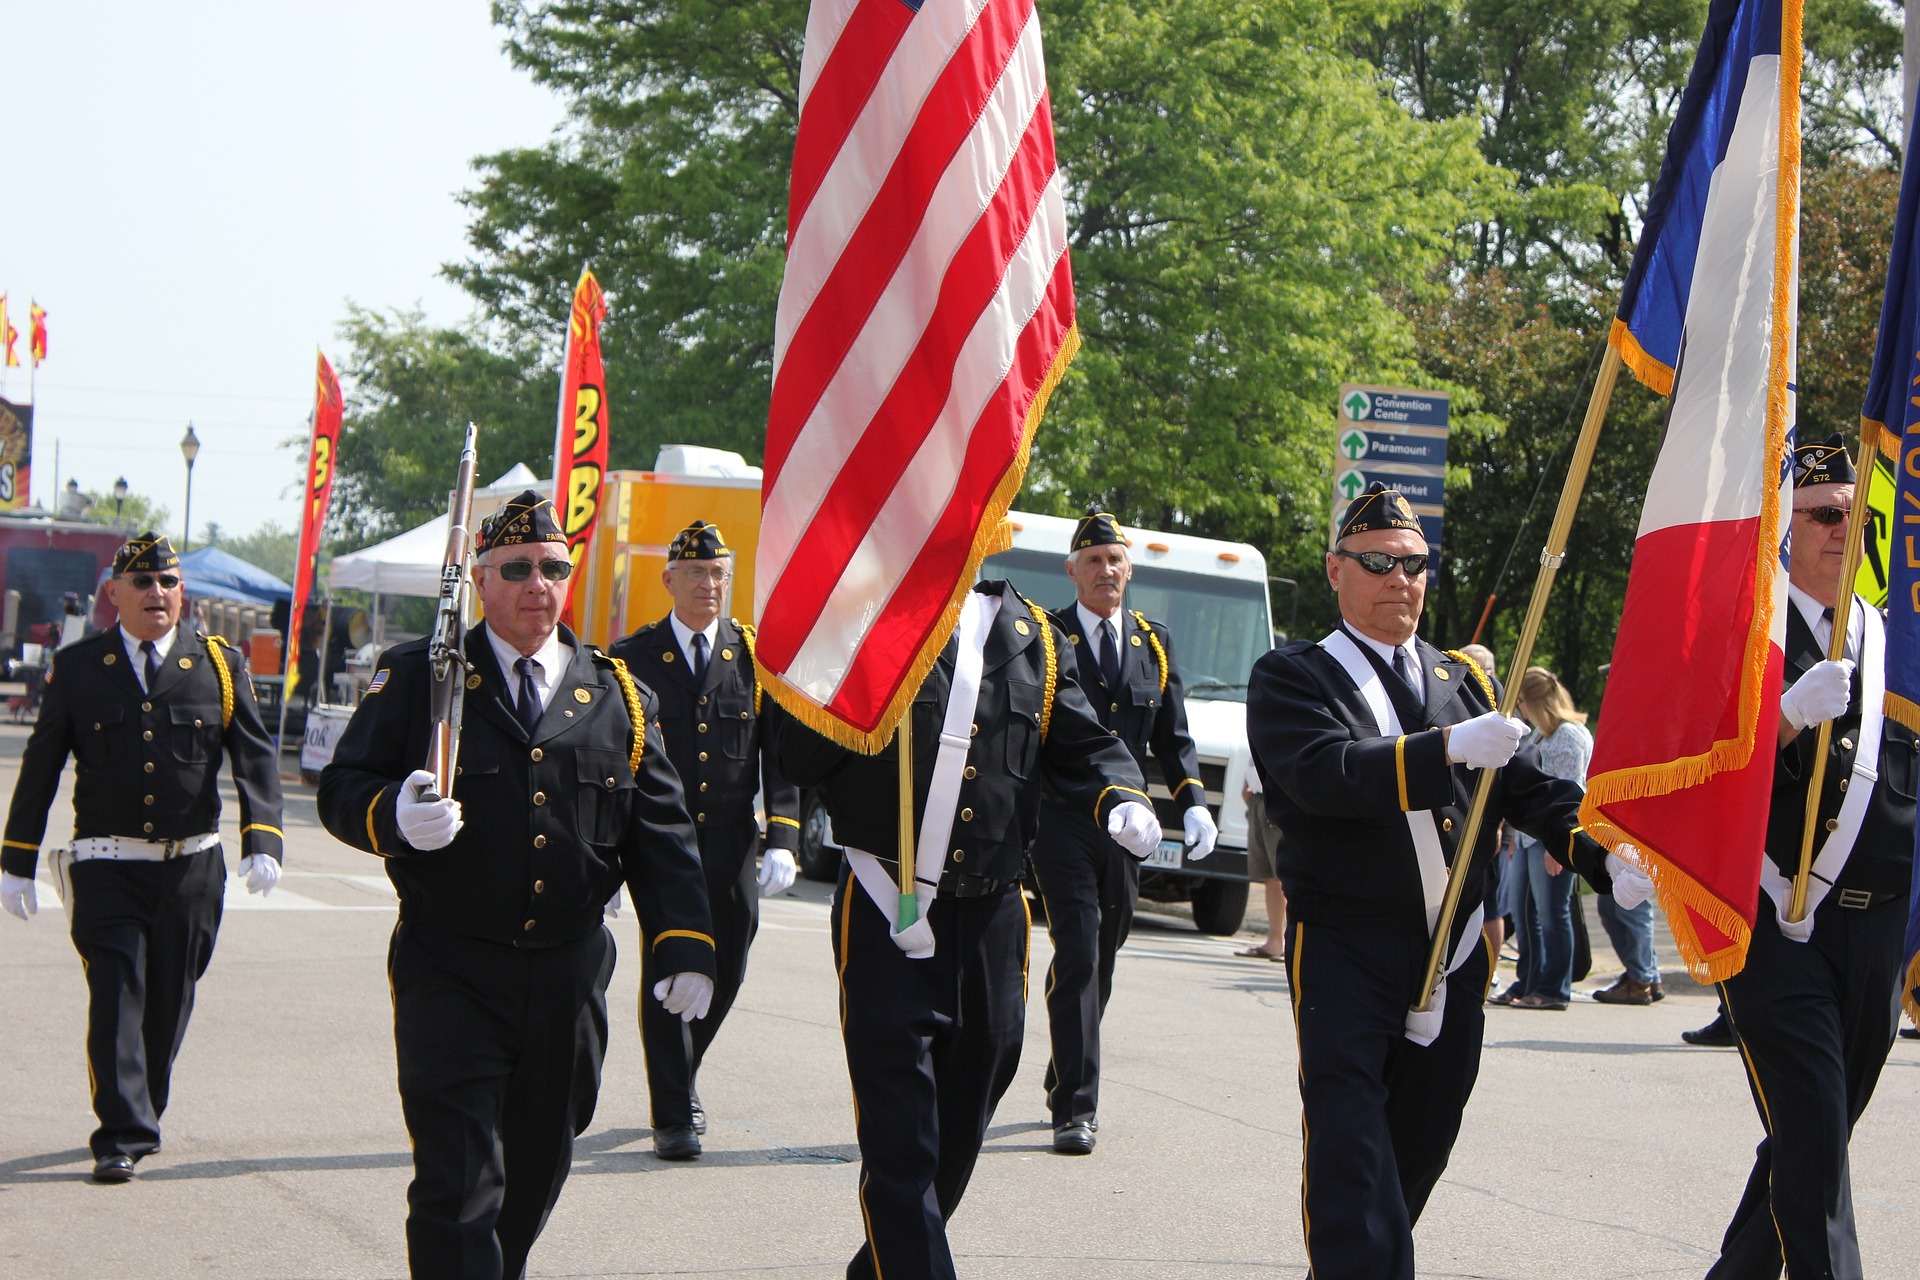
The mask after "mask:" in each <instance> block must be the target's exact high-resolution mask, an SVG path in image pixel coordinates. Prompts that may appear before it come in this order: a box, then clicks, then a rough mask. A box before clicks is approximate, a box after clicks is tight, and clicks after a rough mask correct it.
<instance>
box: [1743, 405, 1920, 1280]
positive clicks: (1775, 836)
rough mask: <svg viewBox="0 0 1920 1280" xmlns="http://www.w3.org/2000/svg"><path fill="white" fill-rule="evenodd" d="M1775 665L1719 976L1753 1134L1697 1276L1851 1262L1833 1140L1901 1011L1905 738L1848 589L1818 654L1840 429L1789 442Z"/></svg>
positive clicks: (1848, 1273)
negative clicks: (1782, 602) (1824, 725)
mask: <svg viewBox="0 0 1920 1280" xmlns="http://www.w3.org/2000/svg"><path fill="white" fill-rule="evenodd" d="M1793 463H1794V466H1793V484H1794V488H1793V517H1792V518H1793V523H1792V526H1791V537H1792V547H1791V551H1790V555H1789V560H1788V565H1787V596H1788V601H1789V604H1788V608H1787V652H1786V679H1787V680H1788V681H1789V682H1790V687H1789V688H1788V689H1787V691H1786V693H1784V694H1783V695H1781V698H1780V726H1779V752H1778V754H1777V755H1776V756H1775V757H1774V768H1773V807H1772V812H1771V814H1770V815H1769V817H1768V819H1767V857H1766V860H1765V861H1763V862H1762V863H1761V864H1760V887H1761V889H1762V890H1763V891H1764V892H1763V893H1762V894H1761V897H1760V907H1759V918H1758V919H1757V920H1756V921H1755V922H1754V927H1753V936H1752V939H1751V942H1750V943H1749V947H1748V951H1747V963H1746V967H1745V968H1743V969H1741V971H1740V972H1739V973H1737V974H1735V975H1734V976H1733V977H1731V978H1729V979H1727V980H1726V981H1725V982H1724V983H1722V984H1721V996H1722V998H1723V999H1724V1001H1725V1004H1726V1009H1727V1013H1728V1016H1729V1019H1730V1020H1731V1022H1732V1024H1733V1029H1734V1034H1735V1036H1736V1037H1737V1038H1738V1039H1739V1042H1740V1047H1741V1051H1742V1052H1741V1058H1742V1060H1743V1061H1744V1063H1745V1065H1746V1068H1747V1080H1748V1085H1749V1087H1750V1088H1751V1090H1752V1092H1753V1098H1754V1105H1755V1107H1756V1108H1757V1109H1758V1110H1759V1112H1760V1123H1761V1124H1762V1125H1763V1126H1764V1127H1765V1130H1766V1136H1765V1137H1764V1138H1763V1139H1762V1140H1761V1142H1760V1146H1759V1149H1758V1151H1756V1152H1755V1154H1754V1161H1753V1173H1752V1176H1751V1177H1749V1178H1748V1180H1747V1189H1746V1194H1745V1195H1743V1196H1742V1197H1741V1199H1740V1204H1739V1207H1738V1208H1736V1209H1735V1210H1734V1214H1733V1221H1732V1222H1731V1223H1730V1224H1729V1225H1728V1227H1727V1233H1726V1238H1725V1239H1724V1240H1723V1241H1722V1242H1721V1246H1720V1258H1719V1260H1718V1261H1717V1262H1715V1263H1714V1265H1713V1267H1712V1269H1711V1270H1709V1271H1708V1273H1707V1274H1708V1276H1709V1277H1710V1278H1711V1280H1758V1278H1759V1277H1768V1278H1769V1280H1770V1278H1771V1277H1775V1276H1778V1275H1779V1274H1780V1271H1781V1267H1782V1266H1783V1265H1784V1266H1785V1268H1786V1273H1787V1275H1788V1276H1789V1277H1792V1280H1802V1278H1803V1277H1814V1276H1820V1277H1838V1278H1840V1280H1846V1278H1847V1277H1855V1278H1857V1277H1858V1276H1860V1274H1861V1265H1860V1247H1859V1242H1858V1239H1857V1238H1856V1236H1855V1234H1854V1220H1853V1193H1852V1189H1851V1186H1850V1181H1849V1177H1848V1172H1847V1140H1848V1138H1849V1137H1850V1136H1851V1134H1852V1132H1853V1126H1854V1124H1855V1123H1856V1122H1858V1121H1859V1119H1860V1115H1861V1113H1862V1112H1864V1111H1865V1110H1866V1109H1867V1102H1868V1100H1869V1099H1870V1098H1872V1096H1873V1087H1874V1084H1875V1082H1876V1081H1878V1080H1879V1078H1880V1069H1881V1067H1882V1066H1884V1065H1885V1064H1886V1061H1887V1052H1888V1050H1889V1049H1890V1048H1891V1047H1892V1045H1893V1038H1894V1032H1895V1031H1896V1030H1897V1029H1898V1027H1899V1020H1900V976H1901V969H1902V965H1903V960H1904V957H1903V956H1902V955H1901V943H1902V936H1901V935H1902V931H1903V930H1904V929H1905V927H1906V920H1907V892H1908V887H1909V885H1910V884H1911V882H1912V878H1913V837H1914V786H1915V783H1916V781H1920V778H1916V769H1915V739H1914V734H1913V731H1912V730H1910V729H1908V728H1906V727H1905V726H1903V725H1901V724H1899V723H1897V722H1895V721H1893V720H1891V719H1889V718H1887V717H1886V716H1885V715H1883V714H1882V697H1883V695H1884V693H1885V690H1886V665H1885V664H1886V633H1885V625H1884V623H1883V622H1882V620H1881V617H1880V615H1879V613H1878V612H1877V611H1876V610H1875V609H1874V608H1873V607H1872V606H1871V605H1869V604H1867V603H1866V602H1865V601H1863V600H1861V599H1860V598H1859V597H1857V596H1856V597H1855V598H1854V600H1853V604H1852V609H1851V613H1850V614H1849V617H1848V626H1847V640H1846V647H1845V652H1846V657H1845V658H1842V659H1836V660H1833V661H1828V660H1827V658H1826V654H1827V643H1828V641H1829V640H1830V639H1831V638H1832V635H1833V605H1834V603H1835V601H1837V600H1838V599H1839V594H1840V579H1841V565H1842V562H1843V560H1844V558H1845V553H1846V547H1845V541H1846V517H1847V509H1848V508H1849V507H1851V506H1852V504H1853V502H1854V500H1855V492H1854V470H1853V463H1852V462H1851V461H1850V460H1849V459H1848V457H1847V451H1846V447H1845V445H1844V444H1843V443H1842V441H1841V437H1839V436H1838V435H1835V436H1832V437H1830V438H1829V439H1827V440H1824V441H1817V442H1814V443H1811V444H1805V445H1802V446H1800V447H1799V448H1797V449H1795V450H1794V458H1793ZM1823 720H1832V721H1833V735H1832V741H1831V744H1830V747H1829V750H1830V755H1829V756H1828V759H1827V768H1826V778H1825V783H1824V786H1823V788H1822V794H1821V797H1820V820H1819V822H1818V823H1817V824H1816V825H1815V827H1814V846H1813V852H1814V861H1813V873H1812V875H1811V877H1810V878H1809V880H1808V895H1807V908H1808V909H1807V912H1806V915H1805V918H1804V919H1802V920H1801V921H1800V922H1799V923H1797V924H1794V923H1789V922H1788V921H1787V920H1786V914H1787V904H1788V902H1789V900H1790V897H1791V892H1792V887H1791V881H1792V878H1793V875H1794V872H1795V871H1796V870H1797V869H1798V868H1799V865H1800V841H1801V827H1802V824H1803V822H1804V820H1805V815H1806V806H1807V785H1808V782H1809V780H1810V774H1811V771H1812V765H1813V753H1814V750H1815V749H1816V747H1817V745H1818V743H1817V737H1818V735H1817V732H1816V731H1817V729H1818V727H1819V724H1820V722H1821V721H1823Z"/></svg>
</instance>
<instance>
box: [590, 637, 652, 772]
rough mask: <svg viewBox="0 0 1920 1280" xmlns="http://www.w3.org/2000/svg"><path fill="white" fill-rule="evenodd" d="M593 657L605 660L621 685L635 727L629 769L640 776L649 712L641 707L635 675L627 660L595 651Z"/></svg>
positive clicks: (629, 749)
mask: <svg viewBox="0 0 1920 1280" xmlns="http://www.w3.org/2000/svg"><path fill="white" fill-rule="evenodd" d="M593 656H594V657H596V658H605V659H606V661H607V663H608V665H609V666H611V667H612V668H613V678H614V679H615V680H617V681H619V683H620V697H621V699H622V700H623V701H625V702H626V704H627V719H628V720H629V721H631V722H632V725H633V737H632V740H631V741H630V742H629V743H628V744H627V769H628V770H629V771H630V772H632V773H634V774H636V775H638V774H639V772H640V758H641V757H642V756H644V755H645V754H646V751H647V711H646V708H645V707H643V706H641V705H640V687H639V686H638V685H636V684H634V682H633V674H632V673H631V672H629V671H628V670H627V662H626V659H625V658H615V657H611V656H609V655H607V654H605V653H602V652H601V651H600V650H598V649H595V650H594V651H593Z"/></svg>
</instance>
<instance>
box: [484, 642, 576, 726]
mask: <svg viewBox="0 0 1920 1280" xmlns="http://www.w3.org/2000/svg"><path fill="white" fill-rule="evenodd" d="M481 629H482V630H483V631H485V632H486V633H487V643H488V644H490V645H492V646H493V660H494V661H495V662H498V663H499V664H500V674H501V675H503V676H505V677H506V681H507V701H508V702H513V701H515V700H516V699H518V698H519V696H520V677H519V675H518V673H516V672H515V671H514V665H513V664H514V663H516V662H518V661H519V660H520V659H521V658H522V657H527V658H532V659H533V666H534V671H533V685H534V692H535V693H537V694H538V695H539V696H540V709H541V710H542V711H544V710H546V709H547V704H548V703H550V702H552V701H553V694H554V690H556V689H558V688H559V687H560V677H561V675H562V674H564V673H565V671H566V669H567V646H566V645H565V644H563V643H562V642H561V640H560V629H559V628H558V627H555V628H554V629H553V634H552V635H549V636H548V637H547V639H546V643H545V644H542V645H541V646H540V647H539V648H538V649H535V650H534V651H533V652H532V653H528V654H522V653H521V652H520V651H519V650H518V649H516V648H514V647H513V646H512V645H510V644H508V643H507V642H506V641H505V640H502V639H501V638H500V637H499V636H497V635H495V634H494V631H493V628H492V627H489V626H487V625H486V624H485V623H482V624H481Z"/></svg>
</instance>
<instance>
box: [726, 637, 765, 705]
mask: <svg viewBox="0 0 1920 1280" xmlns="http://www.w3.org/2000/svg"><path fill="white" fill-rule="evenodd" d="M727 621H728V622H731V623H732V624H733V625H734V626H736V627H738V628H740V639H741V640H742V641H743V642H744V643H745V644H746V646H747V666H748V667H750V668H752V670H753V714H754V717H755V718H756V719H757V718H758V717H759V715H760V659H759V658H758V657H757V656H756V655H755V654H754V650H753V646H754V640H755V636H754V634H753V624H752V623H751V622H742V621H740V620H739V619H738V618H728V619H727Z"/></svg>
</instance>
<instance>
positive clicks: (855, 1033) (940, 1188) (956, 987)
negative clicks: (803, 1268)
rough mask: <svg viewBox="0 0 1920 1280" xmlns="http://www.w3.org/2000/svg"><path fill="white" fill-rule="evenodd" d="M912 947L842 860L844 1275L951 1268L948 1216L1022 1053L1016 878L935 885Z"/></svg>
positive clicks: (1021, 930)
mask: <svg viewBox="0 0 1920 1280" xmlns="http://www.w3.org/2000/svg"><path fill="white" fill-rule="evenodd" d="M927 919H928V922H929V923H930V924H932V926H933V934H934V939H935V941H934V952H933V955H932V957H931V958H929V959H926V960H910V959H908V958H907V956H906V954H905V953H904V952H902V951H901V950H900V948H899V947H897V946H895V945H894V942H893V939H892V938H891V937H889V936H888V921H887V918H886V917H885V916H884V915H883V914H881V911H880V909H879V908H878V907H876V906H875V905H874V904H873V899H872V898H870V897H868V896H867V892H866V890H864V889H862V888H861V887H860V885H859V882H858V881H856V880H854V879H852V878H851V877H850V876H849V875H848V873H847V871H846V869H845V868H844V867H843V868H842V869H841V873H840V887H839V890H838V891H837V892H836V893H835V895H834V900H833V940H834V941H833V950H834V960H835V961H836V963H837V965H838V967H839V971H840V1028H841V1036H842V1038H843V1039H844V1040H845V1042H846V1049H847V1075H848V1077H849V1078H850V1079H851V1082H852V1084H853V1108H854V1126H855V1131H856V1133H857V1134H858V1136H859V1140H860V1159H861V1170H860V1213H861V1216H862V1218H863V1219H864V1220H865V1225H866V1233H867V1240H866V1243H865V1244H863V1245H861V1246H860V1251H859V1252H858V1253H856V1254H855V1255H854V1257H853V1260H852V1261H851V1262H849V1263H848V1264H847V1276H848V1280H877V1277H880V1276H884V1277H886V1280H953V1276H954V1268H953V1254H952V1252H951V1250H950V1249H949V1248H948V1246H947V1220H948V1219H949V1218H950V1217H952V1216H953V1211H954V1208H955V1206H957V1205H958V1204H959V1203H960V1197H961V1195H962V1194H963V1193H964V1192H965V1191H966V1189H967V1181H968V1179H970V1178H971V1177H972V1176H973V1166H974V1162H975V1161H976V1160H977V1159H978V1158H979V1156H980V1144H981V1143H982V1142H984V1141H985V1140H986V1134H987V1122H988V1121H989V1120H990V1119H991V1118H992V1117H993V1109H994V1107H995V1106H997V1105H998V1104H999V1102H1000V1098H1001V1095H1003V1094H1005V1093H1006V1091H1007V1086H1008V1085H1010V1084H1012V1083H1013V1075H1014V1071H1015V1070H1016V1069H1017V1068H1018V1067H1019V1065H1020V1040H1021V1036H1022V1035H1023V1033H1024V1032H1025V1030H1026V1008H1027V1006H1026V965H1027V942H1028V932H1029V930H1028V921H1027V909H1026V904H1025V901H1024V900H1023V899H1022V898H1021V896H1020V893H1019V891H1018V890H1017V889H1003V890H1001V891H999V892H997V893H994V894H990V895H988V896H986V897H980V898H958V899H956V898H949V897H945V896H942V897H940V898H939V899H937V900H936V901H935V902H934V904H933V906H932V907H931V908H930V909H929V911H928V913H927Z"/></svg>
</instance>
